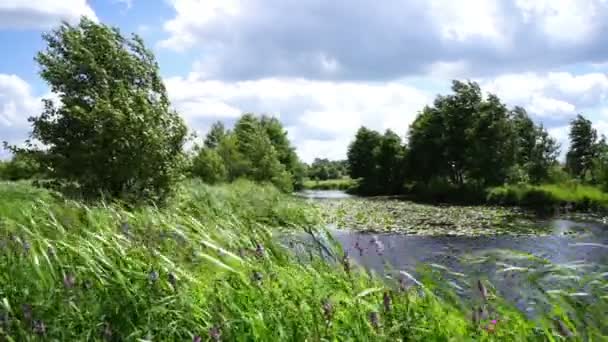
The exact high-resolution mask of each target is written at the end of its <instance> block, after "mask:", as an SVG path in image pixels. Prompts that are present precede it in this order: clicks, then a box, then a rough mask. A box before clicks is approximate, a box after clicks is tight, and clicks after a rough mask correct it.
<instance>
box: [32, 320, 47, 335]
mask: <svg viewBox="0 0 608 342" xmlns="http://www.w3.org/2000/svg"><path fill="white" fill-rule="evenodd" d="M34 333H36V334H38V335H41V336H44V335H46V325H45V324H44V322H43V321H41V320H36V321H35V322H34Z"/></svg>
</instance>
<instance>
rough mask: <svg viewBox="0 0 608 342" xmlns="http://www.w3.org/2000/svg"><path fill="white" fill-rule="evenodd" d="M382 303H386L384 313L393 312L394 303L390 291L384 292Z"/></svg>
mask: <svg viewBox="0 0 608 342" xmlns="http://www.w3.org/2000/svg"><path fill="white" fill-rule="evenodd" d="M382 302H383V303H384V311H386V312H391V308H392V306H393V303H392V299H391V296H390V293H389V291H386V292H384V297H383V298H382Z"/></svg>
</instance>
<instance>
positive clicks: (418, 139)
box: [348, 81, 559, 201]
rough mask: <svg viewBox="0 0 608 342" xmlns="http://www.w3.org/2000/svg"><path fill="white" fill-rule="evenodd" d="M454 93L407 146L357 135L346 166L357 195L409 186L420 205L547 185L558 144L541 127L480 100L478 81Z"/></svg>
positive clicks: (491, 99) (414, 130) (431, 111)
mask: <svg viewBox="0 0 608 342" xmlns="http://www.w3.org/2000/svg"><path fill="white" fill-rule="evenodd" d="M452 91H453V94H450V95H445V96H444V95H439V96H438V97H437V98H436V99H435V102H434V104H433V106H427V107H425V108H424V109H423V110H422V111H421V112H420V113H419V115H418V116H417V117H416V119H415V120H414V122H413V123H412V124H411V125H410V129H409V137H408V141H407V145H405V146H404V144H402V142H401V139H400V138H399V137H398V136H397V135H396V134H395V133H393V132H390V131H387V132H386V133H385V134H384V135H383V136H381V135H380V134H379V133H377V132H374V131H370V130H368V129H367V128H364V127H363V128H361V129H360V130H359V131H358V132H357V135H356V136H355V139H354V141H353V142H352V143H351V145H350V146H349V151H348V162H349V167H350V176H351V177H353V178H360V182H359V188H358V190H359V192H360V193H361V194H368V195H369V194H397V193H400V192H402V191H403V189H404V187H403V185H404V184H408V186H407V187H406V190H408V192H409V193H410V194H415V195H417V196H422V197H424V198H430V199H433V197H434V199H435V200H439V201H443V200H447V199H448V198H452V199H454V198H461V199H468V200H471V201H477V200H479V199H480V198H483V197H484V195H483V194H484V189H485V188H486V187H489V186H496V185H501V184H504V183H505V182H510V183H528V182H531V183H535V184H538V183H541V182H545V181H546V180H547V179H548V177H549V172H550V170H551V168H552V167H554V166H555V165H556V164H557V161H556V158H557V156H558V154H559V145H558V144H557V143H556V141H555V140H554V139H553V138H551V137H550V136H549V134H548V132H547V131H546V130H545V129H544V127H542V126H537V125H535V124H534V122H533V121H532V120H531V119H530V117H529V116H528V114H527V113H526V111H525V110H524V109H523V108H521V107H515V108H514V109H513V110H508V109H507V107H506V106H505V105H504V104H502V103H501V101H500V99H499V98H498V97H496V96H495V95H492V94H490V95H489V96H487V97H485V98H484V96H483V95H482V92H481V89H480V88H479V85H478V84H477V83H475V82H460V81H454V82H453V85H452ZM458 193H460V195H459V194H458Z"/></svg>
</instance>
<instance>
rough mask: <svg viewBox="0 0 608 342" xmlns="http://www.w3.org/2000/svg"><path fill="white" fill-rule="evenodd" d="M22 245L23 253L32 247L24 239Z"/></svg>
mask: <svg viewBox="0 0 608 342" xmlns="http://www.w3.org/2000/svg"><path fill="white" fill-rule="evenodd" d="M22 245H23V251H24V252H25V254H27V253H28V252H29V251H30V249H32V246H31V245H30V243H29V242H27V241H25V240H23V244H22Z"/></svg>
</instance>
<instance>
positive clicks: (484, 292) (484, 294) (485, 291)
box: [477, 279, 488, 300]
mask: <svg viewBox="0 0 608 342" xmlns="http://www.w3.org/2000/svg"><path fill="white" fill-rule="evenodd" d="M477 288H478V289H479V293H481V297H483V300H488V289H487V288H486V287H485V285H484V284H483V282H482V281H481V279H480V280H477Z"/></svg>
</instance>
